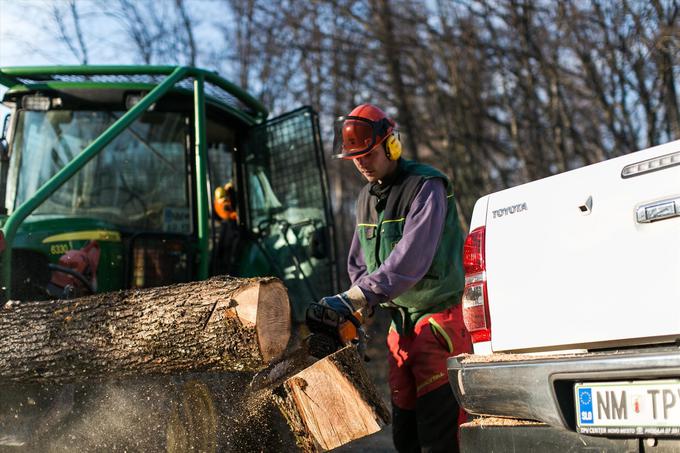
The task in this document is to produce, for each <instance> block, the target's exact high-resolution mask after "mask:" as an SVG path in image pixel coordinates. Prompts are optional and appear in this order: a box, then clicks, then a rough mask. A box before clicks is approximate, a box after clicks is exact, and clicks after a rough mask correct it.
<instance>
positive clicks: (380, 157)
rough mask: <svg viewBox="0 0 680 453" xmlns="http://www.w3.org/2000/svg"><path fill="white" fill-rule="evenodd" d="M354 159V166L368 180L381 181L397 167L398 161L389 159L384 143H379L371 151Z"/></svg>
mask: <svg viewBox="0 0 680 453" xmlns="http://www.w3.org/2000/svg"><path fill="white" fill-rule="evenodd" d="M353 160H354V166H355V167H357V170H359V173H361V174H362V175H363V176H364V178H366V180H367V181H368V182H376V181H380V180H382V179H384V178H385V176H387V175H389V174H390V173H392V172H393V171H394V170H395V169H396V168H397V162H396V161H394V160H389V159H388V158H387V156H386V155H385V151H384V150H383V145H382V144H379V145H377V146H376V147H375V148H373V149H372V150H371V151H370V152H369V153H367V154H364V155H363V156H361V157H357V158H356V159H353Z"/></svg>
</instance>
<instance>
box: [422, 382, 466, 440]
mask: <svg viewBox="0 0 680 453" xmlns="http://www.w3.org/2000/svg"><path fill="white" fill-rule="evenodd" d="M458 412H459V408H458V403H457V402H456V398H455V397H454V396H453V391H452V390H451V387H450V386H449V384H444V385H442V386H441V387H439V388H437V389H435V390H432V391H430V392H428V393H426V394H425V395H423V396H421V397H419V398H418V399H417V401H416V413H417V414H418V415H417V418H418V422H417V424H418V439H419V440H420V446H421V448H422V450H421V451H422V452H423V453H444V452H447V453H448V452H452V453H453V452H458V451H459V450H458Z"/></svg>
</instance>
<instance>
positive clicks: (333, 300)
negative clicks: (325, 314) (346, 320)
mask: <svg viewBox="0 0 680 453" xmlns="http://www.w3.org/2000/svg"><path fill="white" fill-rule="evenodd" d="M319 305H324V306H326V307H328V308H330V309H331V310H333V311H336V312H337V313H338V314H340V315H342V316H344V317H349V316H350V315H351V314H352V313H354V305H353V304H352V301H351V300H350V299H349V297H348V296H347V293H346V292H344V293H340V294H336V295H335V296H327V297H324V298H323V299H321V300H320V301H319Z"/></svg>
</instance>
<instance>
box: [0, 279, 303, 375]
mask: <svg viewBox="0 0 680 453" xmlns="http://www.w3.org/2000/svg"><path fill="white" fill-rule="evenodd" d="M289 337H290V306H289V302H288V296H287V294H286V290H285V287H284V286H283V283H281V281H279V280H277V279H272V278H265V279H237V278H232V277H226V276H225V277H215V278H212V279H210V280H207V281H203V282H193V283H187V284H179V285H172V286H166V287H159V288H151V289H145V290H129V291H121V292H117V293H108V294H98V295H93V296H88V297H83V298H79V299H72V300H54V301H38V302H18V303H17V302H10V303H9V304H6V305H5V307H3V308H2V309H0V381H15V382H50V383H61V382H69V381H75V380H81V379H92V378H106V379H112V378H120V377H126V376H139V375H144V374H168V373H180V372H189V371H206V370H216V371H255V370H259V369H261V368H263V367H264V366H265V365H266V364H267V363H268V362H270V361H272V360H275V359H276V358H277V357H278V356H279V355H280V354H281V353H283V351H284V349H285V347H286V345H287V343H288V339H289Z"/></svg>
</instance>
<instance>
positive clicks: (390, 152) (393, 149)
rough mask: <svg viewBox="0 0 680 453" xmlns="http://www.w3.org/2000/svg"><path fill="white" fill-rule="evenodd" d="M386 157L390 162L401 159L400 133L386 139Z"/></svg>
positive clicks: (394, 133)
mask: <svg viewBox="0 0 680 453" xmlns="http://www.w3.org/2000/svg"><path fill="white" fill-rule="evenodd" d="M385 155H386V156H387V158H388V159H389V160H397V159H399V158H400V157H401V141H400V140H399V133H398V132H393V133H391V134H390V135H389V137H387V139H385Z"/></svg>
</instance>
